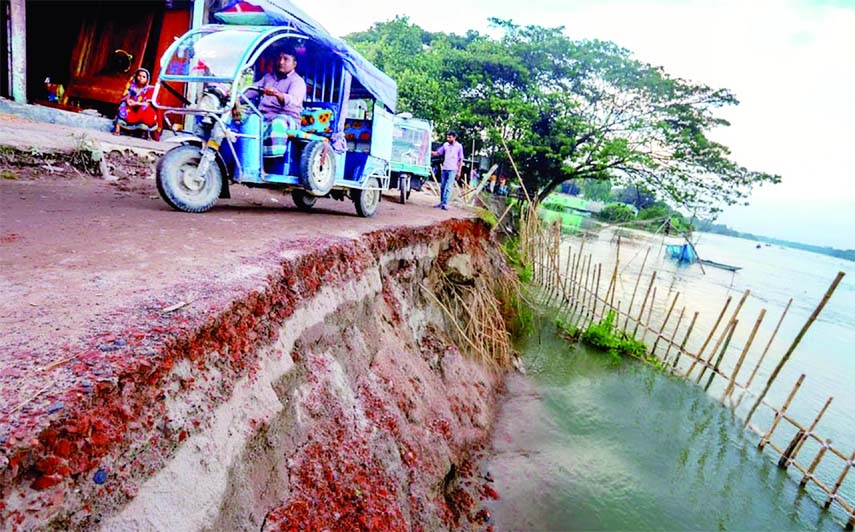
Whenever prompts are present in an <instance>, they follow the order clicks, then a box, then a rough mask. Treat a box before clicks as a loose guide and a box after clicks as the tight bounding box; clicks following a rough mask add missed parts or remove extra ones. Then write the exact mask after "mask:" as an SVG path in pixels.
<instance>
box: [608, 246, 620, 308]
mask: <svg viewBox="0 0 855 532" xmlns="http://www.w3.org/2000/svg"><path fill="white" fill-rule="evenodd" d="M618 263H620V235H618V237H617V250H616V251H615V269H614V271H613V272H612V278H611V281H610V282H609V290H611V292H612V294H611V299H609V291H608V290H606V299H608V300H609V307H610V308H614V307H615V292H617V273H618Z"/></svg>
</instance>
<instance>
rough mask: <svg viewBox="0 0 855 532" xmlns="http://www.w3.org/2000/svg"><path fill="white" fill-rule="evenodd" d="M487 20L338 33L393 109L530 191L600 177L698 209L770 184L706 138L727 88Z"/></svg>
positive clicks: (560, 33)
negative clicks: (394, 93) (472, 146)
mask: <svg viewBox="0 0 855 532" xmlns="http://www.w3.org/2000/svg"><path fill="white" fill-rule="evenodd" d="M491 22H492V24H493V25H494V27H495V28H496V29H498V30H499V31H500V32H501V36H500V37H499V38H497V39H494V38H491V37H489V36H487V35H482V34H479V33H477V32H469V33H467V34H466V35H465V36H457V35H446V34H443V33H428V32H425V31H424V30H422V29H421V28H419V27H418V26H415V25H412V24H410V23H409V21H408V20H407V19H395V20H393V21H390V22H386V23H380V24H376V25H375V26H374V27H372V28H371V29H370V30H369V31H366V32H362V33H359V34H355V35H352V36H350V37H349V40H351V42H352V43H353V44H354V45H355V46H356V47H357V48H358V49H360V50H361V51H363V52H364V53H365V54H366V56H367V57H368V58H369V59H370V60H372V61H375V62H376V63H377V64H378V66H380V68H383V69H384V70H386V71H387V73H389V74H390V75H392V76H393V77H395V78H396V79H397V81H398V84H399V90H400V93H401V107H402V108H403V109H405V110H409V111H411V112H413V113H414V114H416V115H417V116H421V117H424V118H427V119H430V120H432V121H433V122H434V123H435V124H436V125H437V127H438V129H439V130H440V132H441V131H443V130H444V129H446V128H455V129H459V130H460V131H461V132H462V133H463V141H464V144H467V141H470V140H471V139H473V138H474V139H476V140H478V141H479V142H478V145H479V146H481V145H483V144H486V151H487V152H488V153H489V154H490V155H492V156H493V158H494V159H497V160H500V161H501V160H503V159H507V158H511V159H513V162H514V163H515V164H516V166H517V167H518V168H519V171H520V174H521V176H522V178H523V180H524V182H525V185H526V187H527V188H528V189H529V190H530V191H531V192H532V193H536V194H537V196H538V197H539V198H540V199H542V198H544V197H546V196H547V195H548V194H549V193H551V192H552V191H553V190H554V189H555V188H556V187H557V186H558V185H559V184H561V183H562V182H564V181H566V180H568V179H575V180H603V181H604V180H611V181H612V182H614V183H615V184H619V185H620V184H624V185H634V186H637V187H638V188H640V189H642V190H644V191H647V192H650V193H653V194H655V195H656V196H657V197H661V198H665V199H668V200H670V202H671V203H674V204H679V205H685V206H688V207H690V208H691V209H692V210H693V211H694V212H697V213H698V214H702V213H705V212H707V213H708V212H710V211H712V212H715V211H716V210H718V209H719V208H720V207H721V206H723V205H726V204H732V203H735V202H739V201H743V200H744V199H745V198H746V197H747V195H748V194H749V193H750V191H751V189H752V188H753V187H754V186H755V185H760V184H764V183H777V182H779V181H780V177H778V176H776V175H771V174H767V173H763V172H756V171H752V170H749V169H747V168H745V167H742V166H740V165H739V164H737V163H736V162H734V161H732V160H731V158H730V151H729V149H728V148H727V147H726V146H723V145H721V144H719V143H716V142H714V141H713V140H711V139H710V137H709V133H710V131H712V130H713V129H714V128H717V127H726V126H727V125H729V124H728V123H727V122H726V121H725V120H723V119H722V118H721V117H720V116H719V115H717V112H718V111H719V110H720V109H721V108H723V107H725V106H732V105H737V104H738V101H737V100H736V98H735V96H734V95H733V94H731V92H730V91H728V90H726V89H715V88H711V87H708V86H706V85H703V84H698V83H693V82H690V81H688V80H684V79H679V78H675V77H672V76H670V75H668V74H667V73H666V72H665V70H664V69H663V68H661V67H655V66H652V65H649V64H646V63H643V62H641V61H638V60H637V59H634V58H633V57H632V55H631V53H630V52H629V51H628V50H625V49H623V48H621V47H619V46H617V45H615V44H614V43H611V42H604V41H596V40H594V41H587V40H583V41H574V40H571V39H570V38H568V37H567V36H566V35H565V34H564V30H563V28H543V27H540V26H526V27H522V26H518V25H515V24H513V23H512V22H511V21H506V20H498V19H491ZM505 145H507V147H508V151H507V152H505V149H504V146H505Z"/></svg>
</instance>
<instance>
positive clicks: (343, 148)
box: [157, 2, 397, 217]
mask: <svg viewBox="0 0 855 532" xmlns="http://www.w3.org/2000/svg"><path fill="white" fill-rule="evenodd" d="M269 3H270V2H267V4H269ZM261 16H262V17H264V18H261V19H260V22H262V23H263V24H265V25H251V26H248V25H243V24H210V25H205V26H202V27H200V28H198V29H194V30H190V31H189V32H187V33H186V34H184V35H183V36H182V37H180V38H178V39H177V40H176V41H175V42H174V43H173V44H172V45H171V46H170V47H169V49H168V50H167V51H166V52H165V53H164V55H163V57H162V58H161V75H160V79H159V80H158V88H157V90H158V91H162V90H166V91H168V92H171V93H173V94H174V95H176V96H179V97H180V99H181V100H182V101H183V103H184V105H183V106H182V107H161V110H162V112H163V113H164V114H165V116H167V117H176V116H177V117H179V118H182V119H183V120H184V123H183V124H179V123H178V122H180V120H175V124H176V126H178V127H174V128H173V129H174V130H178V129H179V128H180V127H181V126H183V128H182V130H181V131H180V132H178V133H177V134H176V135H175V136H174V137H172V138H171V139H169V140H171V141H174V142H177V143H178V144H179V145H178V146H176V147H175V148H173V149H171V150H169V151H168V152H166V153H165V154H164V155H163V157H162V158H161V159H160V160H159V161H158V164H157V187H158V191H159V192H160V195H161V197H162V198H163V199H164V201H166V203H168V204H169V205H170V206H172V207H173V208H175V209H178V210H181V211H185V212H205V211H207V210H209V209H211V208H212V207H213V206H214V204H215V203H216V201H217V199H219V198H228V197H230V195H229V185H230V184H231V183H239V184H242V185H247V186H250V187H263V188H270V189H278V190H282V191H284V192H290V193H291V197H292V199H293V201H294V203H295V204H296V206H297V208H298V209H300V210H309V209H311V208H312V207H313V206H314V205H315V203H316V201H317V199H318V198H321V197H331V198H334V199H337V200H344V199H345V198H350V199H351V200H352V201H353V202H354V204H355V207H356V212H357V214H358V215H359V216H363V217H368V216H372V215H373V214H374V213H375V211H376V209H377V205H378V202H379V201H380V196H381V191H383V190H386V189H388V188H389V180H390V171H391V167H390V158H391V153H392V129H393V125H392V124H393V118H394V110H395V105H396V100H397V86H396V84H395V82H394V81H393V80H392V79H391V78H389V77H388V76H386V75H385V74H384V73H383V72H381V71H380V70H379V69H377V68H376V67H375V66H373V65H372V64H371V63H369V62H368V61H367V60H365V59H364V58H363V57H362V56H361V55H359V53H357V52H356V51H355V50H353V49H352V48H350V47H349V46H348V45H347V44H345V43H344V42H343V41H341V40H339V39H337V38H335V37H332V36H331V35H330V34H329V33H327V32H326V30H324V29H323V28H322V27H320V26H319V25H318V24H317V23H315V22H314V21H312V20H311V19H308V17H306V16H305V15H304V14H302V13H298V14H296V15H295V14H293V13H290V12H286V11H282V10H277V9H274V10H271V11H270V12H268V13H262V14H261ZM254 22H259V19H258V18H256V19H255V20H254ZM284 45H287V46H288V48H289V49H290V50H296V53H298V54H299V56H298V57H297V72H298V74H300V75H301V76H302V77H303V79H304V80H305V82H306V86H307V94H306V100H305V102H304V103H303V105H304V109H303V112H302V116H301V125H300V127H299V129H288V130H285V131H284V133H283V131H281V130H280V131H278V132H277V133H278V136H277V139H276V146H277V147H278V153H276V152H275V150H270V149H269V148H270V147H271V145H272V141H271V138H270V135H269V133H268V132H269V130H270V129H271V124H270V123H269V122H270V121H266V120H265V118H264V116H263V114H262V113H261V112H260V111H259V109H258V107H257V104H256V102H255V101H254V100H253V98H251V97H250V94H251V93H255V92H256V91H247V90H246V89H247V88H248V87H249V86H250V85H251V84H252V83H253V81H254V80H258V79H259V78H261V76H262V75H263V74H264V73H265V72H269V71H271V69H273V68H275V57H274V56H275V55H276V54H278V50H279V49H281V47H282V46H284ZM182 84H183V85H182ZM181 87H186V91H185V92H186V93H187V94H189V96H185V95H184V94H182V93H181ZM348 136H353V138H354V139H355V141H354V142H348V141H347V140H346V137H348ZM283 139H284V140H283ZM283 144H284V147H283Z"/></svg>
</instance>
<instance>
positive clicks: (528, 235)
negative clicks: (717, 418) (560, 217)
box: [520, 209, 855, 530]
mask: <svg viewBox="0 0 855 532" xmlns="http://www.w3.org/2000/svg"><path fill="white" fill-rule="evenodd" d="M620 245H621V241H620V237H618V239H617V249H616V252H615V255H616V256H615V264H614V267H613V268H612V270H611V275H610V279H609V281H608V284H607V285H605V287H604V291H603V290H601V283H600V281H601V273H602V271H603V270H604V269H605V271H607V272H608V271H609V270H608V268H604V266H603V264H593V255H592V254H590V253H589V254H588V255H585V249H584V248H585V243H584V239H583V240H582V243H581V244H580V246H579V249H578V250H577V251H576V252H574V251H573V250H572V249H569V248H568V249H567V252H566V254H565V255H566V256H565V257H564V261H563V267H562V253H561V249H562V248H561V246H562V237H561V232H560V227H559V226H558V224H554V225H553V226H552V227H547V226H545V225H544V224H542V223H541V222H540V220H539V219H538V217H537V214H536V213H535V212H534V210H533V209H529V212H528V213H523V215H522V216H521V219H520V249H521V252H522V253H521V255H522V257H523V260H525V262H526V264H527V265H529V266H530V267H531V269H532V279H533V282H534V283H535V284H536V285H537V286H539V287H540V288H541V300H540V303H542V304H545V305H546V306H548V307H551V308H554V309H557V312H558V316H557V317H558V318H559V319H560V320H561V322H562V323H564V324H567V325H568V326H569V327H570V328H571V329H572V328H575V329H576V330H584V329H585V328H587V327H588V326H590V325H591V324H593V323H595V322H598V321H600V320H603V319H604V318H605V317H606V316H607V315H608V314H609V313H610V312H613V313H614V315H615V317H616V319H615V321H614V323H615V327H616V330H617V332H622V333H624V334H625V335H626V336H627V337H631V338H638V336H637V335H638V334H639V332H640V333H641V340H642V342H643V343H645V345H646V346H647V349H648V352H649V354H650V355H653V356H654V357H656V358H657V359H658V360H659V361H660V362H661V365H662V367H663V368H665V369H666V370H667V371H670V372H673V373H677V374H682V376H683V377H685V378H686V379H691V380H694V381H695V382H696V383H698V384H701V383H702V380H703V377H704V376H705V375H707V376H708V380H707V382H706V384H705V385H704V387H705V389H709V388H710V385H711V384H712V382H713V380H714V379H723V381H722V382H723V386H724V391H723V393H722V395H721V401H722V402H723V403H725V404H728V402H729V406H730V407H731V408H733V409H734V411H736V408H737V407H738V406H739V405H740V404H741V403H742V401H743V399H745V398H746V397H748V398H751V399H753V400H754V403H753V406H752V407H751V409H750V411H749V412H748V414H747V416H746V418H745V420H744V426H745V427H746V428H748V429H749V430H751V431H752V432H754V433H755V434H757V435H758V436H760V441H759V443H758V448H759V449H760V450H763V449H765V448H768V449H771V450H772V451H774V453H775V455H776V456H777V457H778V466H779V467H781V468H783V469H788V468H790V467H792V468H794V469H795V470H797V471H798V472H799V473H800V477H801V478H800V486H801V487H802V488H805V487H806V486H807V485H808V484H809V483H812V484H813V485H815V486H817V487H818V488H819V489H820V490H821V491H822V492H823V493H824V496H825V502H824V504H823V506H824V507H825V508H829V507H831V506H832V505H834V504H836V505H838V506H839V507H840V508H842V510H843V511H844V512H845V515H847V516H848V521H847V522H846V525H845V528H846V530H852V529H853V526H855V504H853V501H851V500H850V501H847V500H844V498H843V496H842V494H841V493H840V487H841V485H842V484H843V481H844V479H845V478H846V475H847V474H848V473H849V470H850V469H852V468H853V467H855V452H852V453H850V454H845V453H844V452H843V451H841V450H840V448H839V447H836V446H834V445H832V443H831V440H829V439H824V438H822V437H821V436H820V435H819V434H818V433H817V432H816V427H817V425H818V423H819V422H820V419H821V418H822V416H823V415H824V414H825V412H826V410H827V409H828V406H829V405H830V404H831V402H832V398H831V397H829V398H828V400H827V401H826V402H825V406H824V407H823V408H822V409H821V410H820V411H819V413H818V414H817V415H816V418H815V419H814V420H813V421H812V422H811V423H810V424H809V425H807V426H805V425H804V424H803V423H802V422H800V421H797V420H796V419H794V418H793V417H792V416H791V415H790V414H788V408H789V407H790V404H791V403H792V401H793V399H794V398H795V396H796V392H797V391H798V389H799V388H800V386H801V385H802V383H803V382H804V380H805V375H801V377H800V378H799V379H798V381H797V382H796V383H795V385H794V386H793V388H792V390H791V392H790V394H789V396H788V397H787V399H786V401H785V402H784V404H783V405H781V406H775V405H773V404H771V403H770V402H768V401H767V400H766V394H767V393H768V391H769V389H770V388H771V386H772V384H773V383H774V382H775V380H776V378H777V377H778V375H779V373H780V370H781V368H782V367H783V366H784V364H785V363H786V362H787V360H788V359H789V358H790V356H791V355H792V353H793V351H794V350H795V348H796V346H798V344H799V342H800V341H801V339H802V338H803V337H804V335H805V333H806V332H807V330H808V328H809V327H810V326H811V324H812V323H813V322H814V321H815V320H816V318H817V316H818V315H819V313H820V312H821V311H822V309H823V307H824V306H825V304H826V303H827V302H828V300H829V298H830V297H831V295H832V294H833V293H834V291H835V289H836V288H837V286H838V285H839V283H840V281H841V279H842V278H843V276H844V273H843V272H839V273H838V275H837V277H836V278H835V280H834V281H833V282H832V283H831V286H830V287H829V288H828V290H827V291H826V293H825V295H824V296H823V298H822V300H821V301H820V303H819V304H818V305H817V307H816V309H815V310H814V312H813V314H811V316H810V318H809V319H808V320H807V322H806V323H805V324H804V326H803V327H802V329H801V331H800V332H799V334H798V335H797V337H796V339H795V340H794V341H793V342H792V344H791V345H790V347H789V349H788V350H787V351H786V353H785V354H784V355H783V356H782V357H781V359H780V361H779V362H778V363H777V365H776V366H775V369H774V371H773V372H772V374H771V375H770V377H769V379H768V380H767V382H766V383H765V384H764V385H763V389H762V391H760V392H757V391H755V390H754V389H752V387H751V386H752V383H753V382H754V378H755V377H756V375H757V371H758V369H759V367H760V364H761V363H762V362H763V360H764V358H765V357H766V355H767V354H768V351H769V348H770V346H771V344H772V341H773V340H774V338H775V335H777V333H778V329H779V328H780V326H781V322H782V321H783V319H784V316H785V315H786V314H787V311H788V310H789V308H790V304H791V303H792V300H790V302H789V303H788V304H787V307H786V308H785V309H784V312H783V314H782V315H781V317H780V319H779V321H778V323H777V326H776V327H775V330H774V332H773V333H772V336H771V337H770V338H769V341H768V343H767V344H766V346H765V348H764V349H763V351H762V353H761V355H760V357H759V359H758V361H757V363H756V365H755V367H754V368H753V370H752V371H751V374H750V376H749V377H748V379H747V380H745V381H744V382H742V381H740V379H739V374H740V370H741V369H742V365H743V363H744V361H745V360H746V358H747V355H748V353H749V351H750V349H751V347H752V345H753V343H754V340H755V338H756V335H757V331H758V329H759V328H760V324H761V323H762V321H763V320H764V319H765V316H766V309H763V310H761V312H760V314H759V315H758V316H757V317H756V319H755V320H754V321H753V328H752V329H751V332H750V335H749V337H748V340H747V341H746V343H745V345H744V347H743V348H742V349H741V351H740V353H739V355H738V359H737V361H736V363H735V365H734V366H733V370H732V371H730V372H725V371H723V370H722V360H723V359H724V357H725V356H726V353H727V350H728V347H729V344H730V341H731V339H732V337H733V334H734V331H735V330H736V329H737V327H738V325H739V323H740V319H739V314H740V312H741V310H742V307H743V305H744V303H745V301H746V299H747V297H748V295H749V292H748V291H746V292H745V293H744V294H743V295H742V297H741V298H740V300H739V302H738V303H737V305H736V307H735V308H734V309H733V311H732V312H731V314H730V315H729V316H728V315H727V311H728V309H729V308H730V306H731V303H732V300H731V298H728V299H727V301H726V302H725V304H724V306H723V308H722V309H721V311H720V313H719V314H718V316H717V318H716V320H715V323H714V325H713V327H712V329H711V330H710V332H709V333H708V335H707V336H706V338H705V340H704V342H703V343H702V345H701V347H700V349H699V350H698V351H697V352H692V351H691V350H689V349H688V348H687V345H688V341H689V337H690V336H691V335H692V334H693V333H695V334H698V332H697V331H698V329H699V327H700V324H699V323H698V322H699V313H698V312H694V315H693V316H692V319H691V323H690V324H689V325H688V327H687V328H686V330H685V333H684V334H683V336H682V339H680V338H679V336H680V335H679V334H678V330H679V329H680V325H681V324H682V323H684V322H685V321H686V320H684V318H686V317H687V309H686V307H685V306H683V307H682V308H681V309H680V310H679V318H677V324H676V326H674V327H673V329H669V327H668V326H669V322H670V320H671V317H672V315H674V314H675V312H674V310H675V308H676V306H677V301H678V299H679V297H680V294H679V293H677V294H676V295H675V296H674V298H673V300H672V301H671V303H670V306H669V308H668V312H667V314H666V316H665V318H664V320H663V321H662V323H661V324H659V323H656V324H654V323H652V322H651V318H652V307H653V300H654V299H655V297H656V286H655V281H656V272H655V271H653V272H652V273H651V274H650V280H649V283H648V284H647V285H646V286H645V285H644V284H642V279H643V273H644V269H645V266H646V264H647V258H648V254H649V252H650V250H649V249H648V251H647V253H646V254H645V257H644V260H643V262H642V265H641V268H640V269H639V271H638V275H637V277H636V278H635V279H634V285H633V290H632V295H631V297H630V299H629V304H628V305H626V306H625V307H624V308H622V307H621V301H620V300H618V301H615V292H616V291H617V285H618V283H619V282H620V274H619V268H618V263H619V261H620ZM565 247H566V246H565ZM604 284H605V283H604ZM639 287H641V288H642V289H643V291H644V297H643V299H641V302H640V303H639V304H636V296H638V295H639V293H640V292H639ZM663 293H667V292H663ZM651 294H653V296H652V298H651ZM648 304H649V306H648ZM634 309H637V310H635V311H634ZM645 309H647V314H646V315H645ZM725 316H727V318H726V319H725ZM722 322H724V324H725V325H724V329H723V330H722V332H721V333H720V334H718V339H717V340H716V341H715V343H714V346H712V348H711V350H710V351H708V352H707V348H708V347H710V344H712V343H713V339H714V338H715V337H716V332H717V331H718V329H719V327H720V325H721V324H722ZM745 323H751V322H750V321H746V322H745ZM651 342H652V347H651ZM663 350H664V353H663ZM672 357H673V360H672ZM681 360H682V361H683V362H684V364H688V369H687V370H686V371H685V373H682V370H681V369H680V365H679V364H678V362H680V361H681ZM696 368H697V370H698V372H697V376H696V377H692V375H691V374H692V373H693V371H694V370H695V369H696ZM737 393H738V394H739V397H738V399H734V395H735V394H737ZM759 407H763V408H765V409H769V410H770V411H771V414H772V416H773V420H772V423H771V426H770V427H768V428H767V429H765V430H763V429H761V428H759V427H757V426H755V425H754V424H752V423H751V419H752V417H753V416H754V413H755V411H756V410H757V409H758V408H759ZM782 422H783V423H786V424H789V425H791V426H792V427H793V428H794V429H795V430H796V435H795V436H794V437H793V438H792V439H791V440H790V441H789V443H788V444H787V445H783V446H779V445H777V444H776V443H774V442H773V441H772V437H773V435H774V434H775V432H776V431H778V430H779V426H780V425H781V423H782ZM810 440H813V441H814V442H815V443H816V444H818V446H819V450H818V451H817V453H816V455H815V456H814V457H813V459H812V460H810V462H809V463H808V465H805V463H804V462H800V461H799V460H798V459H799V453H800V451H801V450H802V449H803V448H804V446H805V443H806V442H808V441H810ZM830 457H836V458H838V459H840V460H841V461H842V469H841V471H840V474H839V476H838V477H837V479H836V482H835V483H834V484H833V485H828V484H826V483H825V482H823V481H822V480H820V479H819V478H817V475H816V471H817V467H818V466H819V464H820V462H821V461H822V460H823V459H826V460H827V459H829V458H830Z"/></svg>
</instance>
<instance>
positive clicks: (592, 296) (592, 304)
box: [586, 254, 597, 325]
mask: <svg viewBox="0 0 855 532" xmlns="http://www.w3.org/2000/svg"><path fill="white" fill-rule="evenodd" d="M590 257H591V262H593V260H594V256H593V254H590ZM596 284H597V266H596V265H593V264H592V265H591V282H590V284H589V285H588V295H587V302H586V307H587V309H588V312H587V316H588V320H587V321H588V325H591V324H593V323H594V318H595V316H594V311H595V310H596V304H597V303H596V302H597V292H596V290H597V289H596V287H595V285H596Z"/></svg>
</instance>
